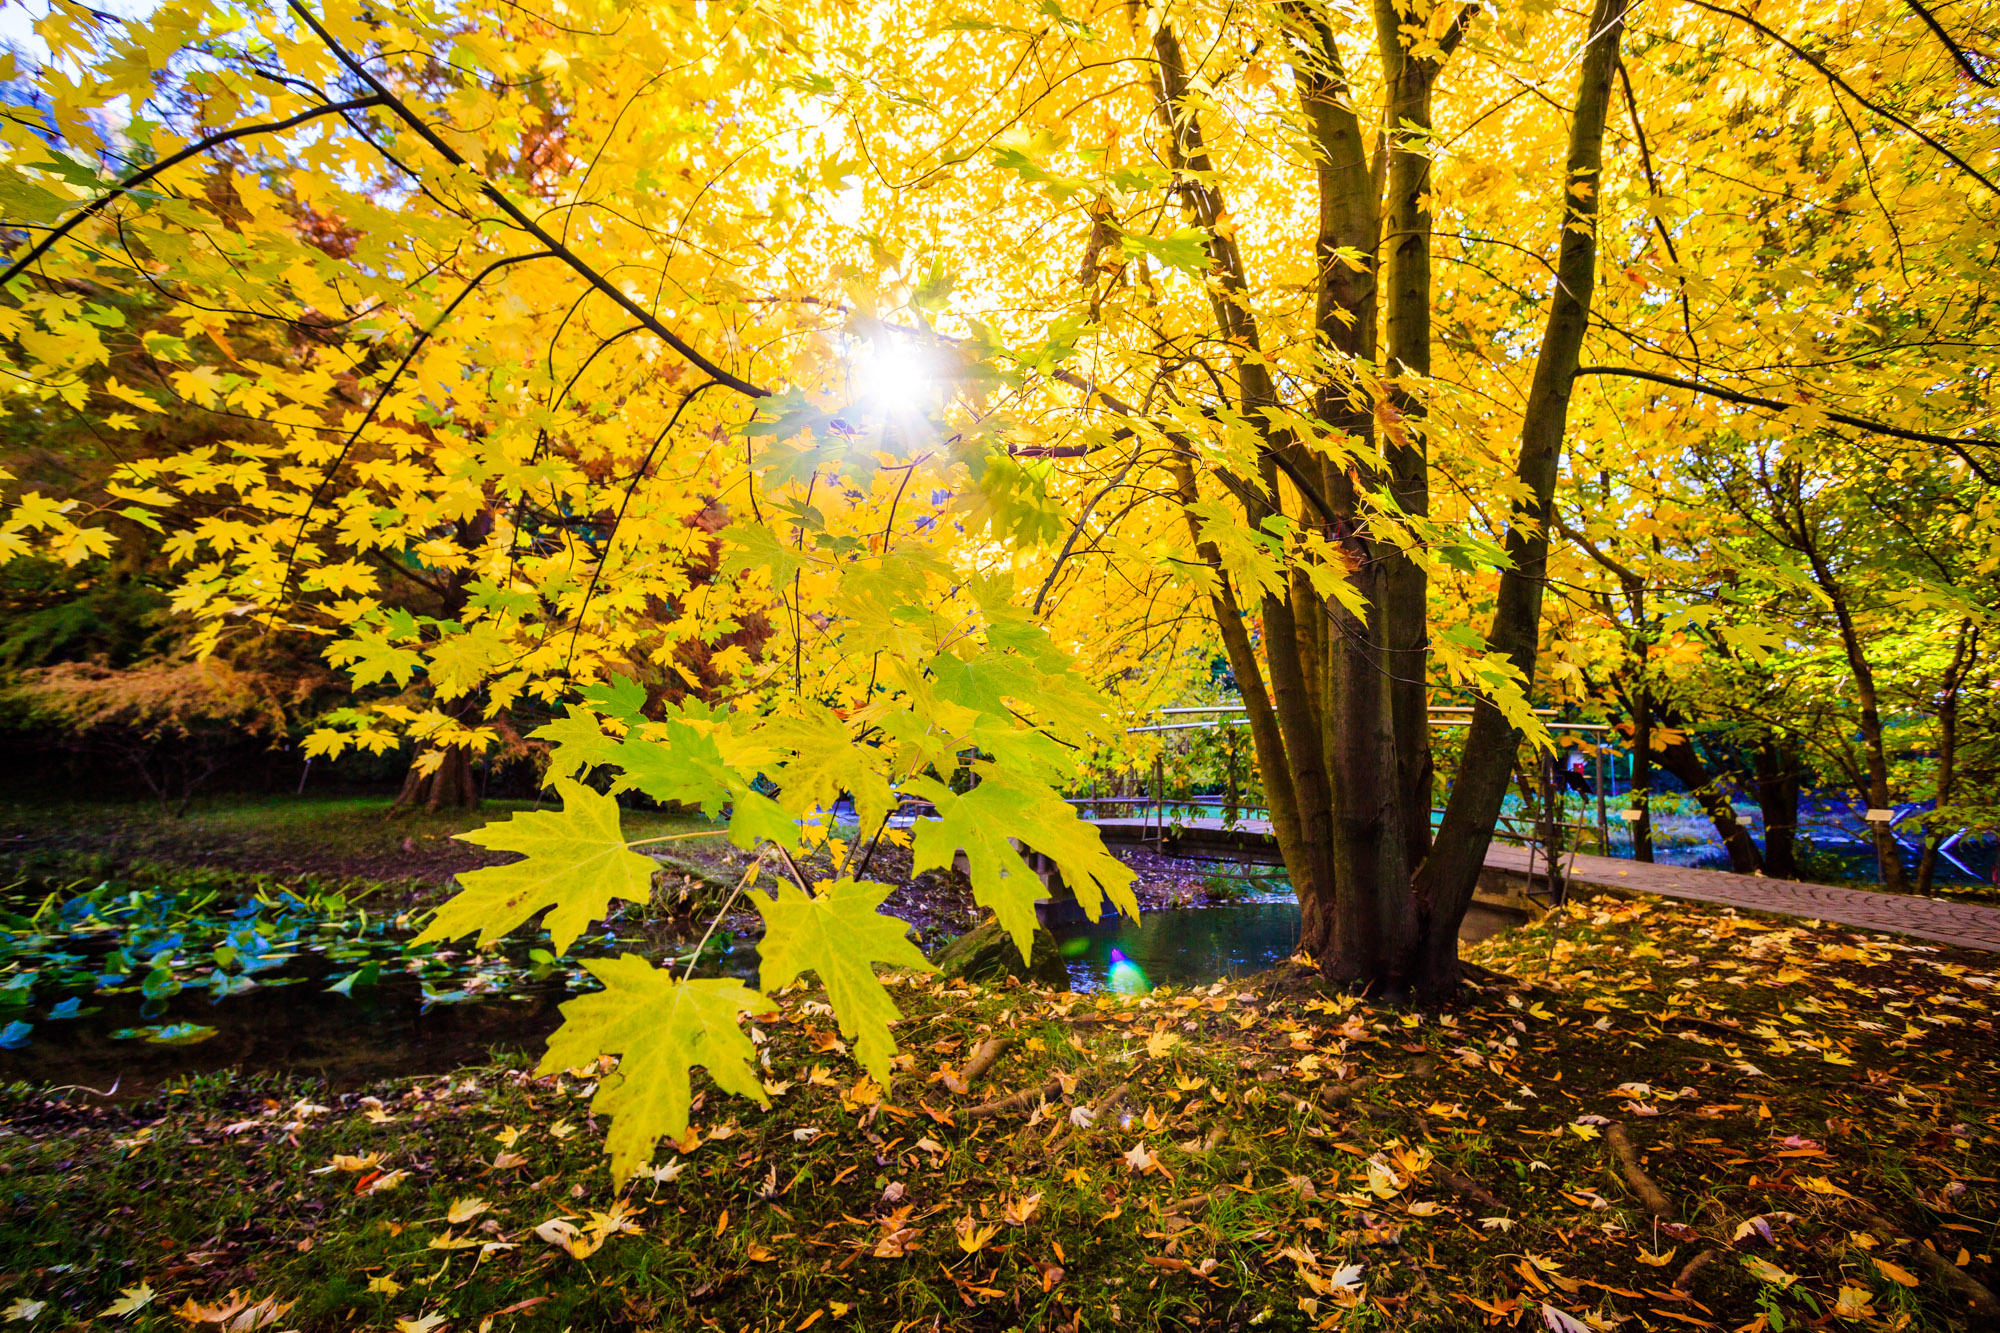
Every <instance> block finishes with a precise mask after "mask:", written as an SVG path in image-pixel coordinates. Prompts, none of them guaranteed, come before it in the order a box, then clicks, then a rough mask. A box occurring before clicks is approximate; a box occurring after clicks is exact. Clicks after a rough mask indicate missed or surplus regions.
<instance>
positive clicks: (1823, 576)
mask: <svg viewBox="0 0 2000 1333" xmlns="http://www.w3.org/2000/svg"><path fill="white" fill-rule="evenodd" d="M1780 475H1781V479H1782V482H1783V484H1785V485H1786V486H1787V487H1788V488H1789V493H1788V494H1787V495H1786V496H1785V497H1784V498H1785V500H1787V501H1789V503H1790V505H1791V508H1792V521H1793V524H1794V526H1793V528H1792V536H1793V537H1794V538H1795V539H1796V540H1797V543H1798V547H1799V549H1800V550H1801V551H1802V552H1803V553H1804V554H1805V557H1806V560H1807V561H1808V562H1809V563H1810V564H1811V566H1812V571H1813V581H1814V582H1816V583H1818V584H1819V587H1820V591H1822V592H1824V593H1825V594H1826V598H1827V602H1828V603H1829V604H1830V605H1831V606H1832V608H1833V619H1834V623H1835V624H1836V625H1837V626H1839V628H1840V645H1841V647H1842V649H1843V650H1845V652H1846V654H1847V669H1848V670H1849V671H1851V672H1852V673H1853V674H1854V694H1855V698H1856V699H1857V700H1858V701H1859V702H1860V704H1861V725H1860V728H1859V729H1860V732H1861V747H1862V754H1863V758H1864V760H1865V769H1866V771H1865V774H1864V777H1865V781H1864V782H1863V784H1862V789H1861V796H1862V797H1863V799H1864V800H1866V802H1867V803H1868V806H1869V807H1870V808H1871V809H1876V810H1887V809H1889V808H1890V805H1889V799H1890V798H1889V752H1888V746H1887V738H1886V737H1885V735H1884V733H1883V729H1882V708H1881V701H1880V698H1879V697H1878V696H1877V694H1876V690H1875V668H1874V666H1873V664H1872V663H1870V662H1869V660H1868V653H1867V650H1866V649H1865V648H1864V647H1863V645H1862V642H1861V633H1860V630H1859V628H1858V627H1857V626H1856V625H1855V623H1854V609H1853V607H1852V606H1851V605H1850V604H1849V602H1848V597H1847V588H1846V585H1844V584H1843V583H1842V582H1841V581H1840V580H1839V579H1838V578H1837V577H1835V575H1834V572H1833V569H1832V566H1831V565H1829V564H1828V563H1827V560H1826V557H1825V554H1824V553H1823V552H1822V551H1821V550H1820V543H1819V542H1818V541H1817V540H1816V539H1815V537H1814V535H1813V523H1812V520H1811V519H1810V518H1809V517H1808V516H1807V514H1806V507H1805V497H1804V494H1803V491H1802V486H1803V483H1802V481H1801V479H1800V477H1799V476H1798V474H1797V473H1796V472H1793V473H1791V474H1790V475H1789V476H1786V475H1785V474H1784V473H1783V472H1782V471H1781V474H1780ZM1868 828H1869V831H1870V832H1871V833H1872V834H1873V835H1874V839H1875V859H1876V861H1877V863H1878V864H1879V865H1880V866H1881V867H1882V887H1883V888H1884V889H1887V890H1888V891H1889V892H1890V893H1908V892H1910V877H1909V874H1908V873H1907V872H1906V871H1905V870H1904V868H1903V849H1902V848H1901V847H1900V846H1898V845H1897V842H1896V835H1895V833H1894V832H1893V831H1892V830H1891V829H1890V827H1889V824H1888V821H1886V820H1870V821H1868Z"/></svg>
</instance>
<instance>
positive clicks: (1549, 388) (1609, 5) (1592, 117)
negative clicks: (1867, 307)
mask: <svg viewBox="0 0 2000 1333" xmlns="http://www.w3.org/2000/svg"><path fill="white" fill-rule="evenodd" d="M1626 3H1627V0H1597V3H1596V4H1595V5H1594V7H1593V10H1592V13H1591V18H1590V27H1589V32H1590V38H1589V42H1588V45H1587V46H1586V47H1585V50H1584V54H1583V59H1582V68H1581V71H1580V72H1579V75H1578V79H1577V96H1576V110H1575V112H1574V113H1573V114H1572V116H1571V119H1570V140H1569V161H1568V165H1567V169H1566V171H1565V172H1564V176H1563V195H1562V198H1563V201H1564V206H1565V207H1564V226H1563V229H1562V244H1561V250H1560V253H1559V255H1558V257H1557V261H1556V288H1555V292H1554V294H1553V296H1552V297H1551V298H1550V301H1549V318H1548V325H1547V327H1546V329H1545V330H1544V332H1543V335H1542V345H1541V349H1540V352H1539V353H1538V354H1537V356H1536V358H1535V374H1534V379H1533V381H1532V383H1531V385H1530V388H1529V391H1528V403H1527V408H1526V411H1525V412H1524V414H1523V418H1522V422H1521V453H1520V457H1519V459H1518V461H1517V462H1516V465H1515V477H1516V479H1517V480H1518V481H1520V482H1521V484H1522V490H1523V492H1524V495H1523V498H1522V499H1520V500H1518V501H1516V502H1515V505H1514V507H1513V509H1512V511H1511V513H1510V514H1509V520H1508V525H1507V535H1506V550H1507V554H1508V556H1509V558H1510V561H1511V563H1510V565H1509V567H1508V568H1507V569H1505V570H1503V571H1501V575H1500V588H1499V593H1498V596H1497V599H1496V605H1495V607H1494V611H1493V625H1492V629H1491V630H1490V631H1489V632H1488V634H1487V638H1486V643H1487V648H1488V649H1489V651H1492V652H1496V653H1499V654H1500V655H1501V656H1503V657H1504V658H1505V659H1506V660H1507V661H1508V662H1509V663H1511V664H1512V665H1513V667H1514V669H1515V670H1516V671H1518V672H1519V673H1520V686H1521V688H1522V689H1523V690H1524V691H1525V690H1532V689H1533V687H1534V680H1535V662H1536V658H1537V655H1538V652H1539V649H1540V644H1541V619H1542V592H1543V589H1544V586H1545V582H1546V577H1547V568H1548V557H1549V517H1550V504H1551V501H1552V499H1553V497H1554V495H1555V485H1556V475H1557V471H1558V469H1559V466H1560V463H1561V456H1562V443H1563V435H1564V431H1565V429H1566V427H1567V425H1568V419H1569V403H1570V391H1571V384H1572V382H1573V381H1574V380H1575V378H1576V368H1577V357H1578V354H1579V353H1580V352H1581V351H1582V348H1583V337H1584V334H1585V332H1586V331H1587V330H1588V328H1589V325H1590V300H1591V295H1592V293H1593V291H1594V289H1595V286H1596V279H1597V189H1596V183H1597V179H1598V173H1599V168H1600V167H1601V165H1602V163H1603V157H1604V118H1605V112H1606V109H1607V108H1608V106H1609V104H1610V99H1611V81H1612V76H1613V72H1614V71H1615V69H1616V67H1617V61H1618V48H1619V46H1620V44H1621V42H1622V39H1623V35H1624V29H1625V9H1626ZM1578 186H1582V187H1585V188H1582V189H1578V188H1576V187H1578ZM1520 739H1521V733H1520V732H1519V731H1518V730H1516V729H1515V727H1514V725H1513V724H1512V723H1511V722H1509V721H1507V719H1506V718H1505V717H1504V716H1503V715H1502V714H1501V712H1500V710H1499V708H1497V707H1496V706H1495V705H1494V704H1493V703H1492V702H1491V700H1489V699H1484V698H1482V699H1481V700H1480V701H1479V703H1478V704H1477V705H1476V706H1475V707H1474V709H1473V714H1472V726H1471V727H1470V728H1469V729H1468V732H1467V736H1466V741H1465V757H1464V759H1463V760H1462V761H1461V762H1460V764H1459V770H1458V778H1457V780H1456V781H1455V782H1454V783H1453V784H1452V790H1451V799H1450V801H1449V802H1448V803H1447V804H1446V806H1445V813H1444V821H1443V823H1442V824H1441V825H1440V826H1439V829H1438V833H1437V838H1436V840H1435V843H1434V844H1433V846H1432V848H1431V854H1430V855H1429V856H1428V857H1427V858H1426V859H1425V861H1424V863H1423V867H1422V869H1421V870H1420V871H1419V872H1418V873H1417V878H1416V886H1415V887H1416V898H1417V910H1418V912H1419V914H1420V915H1421V918H1422V921H1423V926H1424V932H1425V937H1424V940H1423V944H1422V956H1421V957H1419V958H1415V959H1411V960H1410V963H1409V968H1408V973H1409V975H1410V976H1411V978H1412V984H1413V985H1414V987H1415V988H1416V990H1417V991H1418V992H1419V993H1420V994H1423V995H1427V996H1440V997H1441V996H1443V995H1446V994H1448V993H1449V992H1450V991H1451V990H1452V989H1453V988H1454V987H1455V986H1456V984H1457V981H1458V924H1459V922H1460V921H1462V920H1463V919H1464V917H1465V909H1466V907H1467V906H1468V905H1469V904H1470V903H1471V901H1472V891H1473V888H1474V886H1475V885H1476V884H1477V882H1478V879H1479V872H1480V870H1481V869H1482V868H1483V866H1484V864H1485V860H1486V847H1487V844H1488V843H1489V842H1491V841H1492V837H1493V826H1494V821H1495V820H1496V819H1497V818H1498V817H1499V814H1500V800H1501V797H1502V796H1503V795H1504V794H1505V792H1506V787H1507V778H1508V775H1509V773H1510V772H1511V771H1512V769H1513V766H1514V755H1515V751H1516V748H1517V747H1518V745H1519V744H1520Z"/></svg>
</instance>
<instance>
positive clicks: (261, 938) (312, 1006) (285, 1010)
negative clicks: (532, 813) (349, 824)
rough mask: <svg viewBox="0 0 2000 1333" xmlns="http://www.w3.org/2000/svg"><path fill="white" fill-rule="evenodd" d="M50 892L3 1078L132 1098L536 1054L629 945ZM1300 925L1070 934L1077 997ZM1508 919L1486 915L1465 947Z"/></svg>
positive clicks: (1261, 909) (739, 964) (1161, 915)
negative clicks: (433, 941)
mask: <svg viewBox="0 0 2000 1333" xmlns="http://www.w3.org/2000/svg"><path fill="white" fill-rule="evenodd" d="M39 887H40V888H41V889H42V890H44V892H42V893H41V894H40V896H39V897H36V896H35V895H29V896H27V897H21V896H16V897H15V898H14V899H13V901H12V902H10V903H4V904H0V926H4V927H5V929H4V931H0V1083H7V1082H14V1081H17V1080H18V1081H23V1082H28V1083H33V1084H38V1085H42V1086H45V1087H73V1088H82V1089H89V1090H92V1091H95V1092H97V1093H99V1094H104V1095H110V1094H112V1093H113V1092H114V1090H115V1093H116V1095H119V1096H122V1097H132V1096H143V1095H145V1094H147V1093H149V1092H150V1091H152V1090H153V1089H155V1088H157V1087H158V1086H160V1085H161V1084H162V1083H164V1082H166V1081H167V1080H169V1079H173V1078H178V1077H183V1076H187V1075H193V1074H203V1073H209V1072H214V1071H218V1070H223V1069H232V1068H233V1069H241V1070H245V1071H253V1072H265V1071H271V1072H290V1073H304V1074H311V1075H315V1076H318V1077H321V1078H324V1079H325V1080H327V1082H328V1083H329V1084H330V1085H331V1086H333V1087H334V1088H345V1087H353V1086H356V1085H358V1084H361V1083H364V1082H367V1081H369V1080H373V1079H379V1078H386V1077H397V1076H405V1075H418V1074H438V1073H446V1072H449V1071H451V1070H453V1069H456V1068H459V1067H460V1066H463V1065H466V1064H469V1063H476V1062H479V1061H481V1060H484V1059H486V1058H488V1055H489V1053H490V1052H491V1051H493V1050H494V1049H496V1048H500V1049H511V1050H516V1051H524V1052H527V1053H530V1054H532V1055H539V1053H540V1051H541V1048H542V1043H543V1041H544V1040H545V1039H546V1038H547V1036H548V1035H549V1034H550V1033H551V1032H553V1031H554V1030H555V1029H556V1027H557V1026H558V1025H559V1024H560V1023H561V1022H562V1015H561V1014H560V1012H559V1007H560V1005H561V1004H562V1002H563V1001H564V1000H565V999H566V998H568V997H570V996H573V995H576V994H580V993H582V992H584V991H588V990H594V989H596V985H597V983H596V981H595V979H594V978H592V977H590V976H589V974H588V973H586V972H585V971H584V970H583V968H582V966H581V961H582V960H583V959H585V958H589V957H593V956H596V957H601V956H605V955H607V954H613V953H617V952H619V951H620V950H621V949H622V948H626V947H630V946H629V944H625V943H621V941H619V940H618V939H616V938H614V937H612V936H610V935H608V934H605V935H594V936H589V937H586V938H585V939H583V940H581V941H579V942H578V945H577V946H576V948H575V949H574V950H573V951H572V953H571V955H570V956H569V957H567V958H563V959H556V958H554V957H553V956H552V955H550V954H549V953H548V951H547V949H546V947H545V945H546V936H540V935H537V936H534V937H532V938H528V939H516V940H509V941H507V942H506V943H504V944H503V946H502V947H501V948H499V949H497V950H495V951H492V952H484V953H481V952H473V951H468V950H454V949H440V948H434V947H430V946H426V947H424V948H422V949H413V948H411V947H410V945H409V940H410V938H411V935H412V932H411V930H410V929H409V927H408V925H407V923H406V922H404V921H403V920H401V919H398V918H393V917H389V918H384V917H380V916H371V915H370V914H369V913H368V912H367V911H366V910H364V909H362V908H360V907H358V906H356V905H354V904H350V903H348V902H347V901H345V900H344V899H341V898H339V897H338V896H337V895H310V894H309V895H307V896H304V897H301V896H298V895H295V894H292V893H289V892H283V891H280V892H278V893H275V894H264V895H259V896H258V897H256V898H253V899H249V900H245V901H241V902H237V901H235V900H224V899H222V898H220V897H219V896H218V895H216V894H214V893H213V892H210V893H207V894H206V895H204V894H202V893H196V892H187V891H183V892H168V891H160V890H155V891H152V892H149V893H140V892H133V891H131V890H130V889H129V888H126V887H122V886H112V885H108V884H107V885H99V886H96V887H94V888H87V889H80V888H77V887H75V886H72V887H70V888H68V889H55V890H52V891H51V890H48V887H47V886H39ZM16 892H17V895H18V893H19V889H18V888H17V891H16ZM1298 920H1299V912H1298V904H1297V903H1296V902H1295V901H1294V900H1293V899H1292V898H1291V897H1290V895H1289V894H1284V895H1282V896H1279V895H1275V894H1266V895H1263V896H1260V897H1257V898H1254V899H1252V900H1250V901H1244V902H1239V903H1234V904H1230V905H1225V906H1213V907H1198V908H1197V907H1187V908H1165V909H1162V910H1159V911H1153V912H1148V913H1146V914H1144V915H1143V916H1142V917H1141V918H1140V920H1138V921H1136V922H1135V921H1132V920H1130V919H1125V918H1120V919H1118V920H1115V921H1108V922H1105V923H1103V924H1100V925H1096V926H1089V925H1084V926H1076V927H1066V928H1063V929H1061V930H1059V931H1058V932H1057V935H1058V939H1059V942H1060V944H1061V947H1062V951H1063V954H1064V957H1065V961H1066V963H1067V965H1068V968H1069V974H1070V985H1071V986H1072V987H1073V988H1074V989H1076V990H1079V991H1096V990H1106V989H1109V990H1114V991H1125V992H1129V991H1143V990H1149V989H1151V988H1152V987H1153V986H1156V985H1174V986H1181V985H1194V984H1206V983H1208V982H1211V981H1214V980H1217V979H1218V978H1221V977H1238V976H1244V975H1247V974H1249V973H1252V972H1257V971H1261V970H1263V969H1265V968H1268V967H1271V966H1273V965H1274V964H1276V963H1278V962H1280V961H1282V960H1283V959H1285V958H1286V957H1289V956H1290V955H1291V953H1292V952H1293V950H1294V948H1295V947H1296V942H1297V939H1298ZM1507 924H1511V919H1510V918H1506V917H1503V916H1500V915H1498V914H1495V913H1491V912H1488V911H1486V910H1485V909H1482V908H1477V907H1475V908H1474V910H1473V913H1472V915H1470V916H1469V917H1468V918H1467V922H1466V926H1465V929H1464V930H1462V931H1461V932H1460V934H1461V937H1462V938H1465V939H1476V938H1483V936H1484V935H1486V934H1491V933H1492V932H1493V931H1494V930H1495V929H1499V928H1503V927H1504V926H1505V925H1507ZM683 961H684V960H683ZM756 967H757V955H756V949H755V947H754V946H739V947H736V948H734V949H732V950H728V951H726V952H717V953H714V954H712V955H711V956H710V957H707V958H705V959H704V960H703V961H702V963H701V965H700V966H699V967H698V968H697V974H698V975H732V976H741V977H745V978H753V979H754V976H755V972H756Z"/></svg>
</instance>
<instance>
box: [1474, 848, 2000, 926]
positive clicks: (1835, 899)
mask: <svg viewBox="0 0 2000 1333" xmlns="http://www.w3.org/2000/svg"><path fill="white" fill-rule="evenodd" d="M1565 860H1566V861H1567V860H1568V858H1565ZM1486 864H1487V865H1488V866H1489V867H1492V868H1494V869H1504V870H1512V871H1516V872H1523V871H1525V870H1527V868H1528V850H1527V848H1525V847H1508V846H1503V845H1501V844H1499V843H1495V844H1494V845H1493V846H1492V847H1491V848H1489V849H1488V851H1487V853H1486ZM1542 869H1543V872H1544V873H1546V867H1542ZM1569 879H1570V883H1571V884H1573V885H1589V886H1592V887H1601V888H1610V889H1636V890H1640V891H1642V892H1645V893H1657V894H1659V895H1660V896H1661V897H1664V898H1685V899H1689V900H1691V901H1693V902H1703V903H1720V904H1721V905H1723V906H1725V907H1741V908H1745V909H1747V910H1749V911H1753V912H1775V913H1777V914H1779V915H1781V916H1800V917H1808V918H1811V919H1813V920H1817V921H1837V922H1839V923H1840V924H1841V925H1844V926H1860V927H1862V928H1863V929H1866V930H1885V931H1889V932H1891V933H1893V934H1898V935H1915V936H1918V937H1919V938H1921V939H1927V940H1937V941H1939V942H1940V943H1944V944H1956V945H1959V946H1961V947H1963V948H1967V949H1986V950H1990V951H1993V952H2000V907H1982V906H1980V905H1979V904H1977V903H1962V902H1953V901H1952V900H1950V899H1948V898H1916V897H1909V896H1905V895H1903V894H1900V893H1871V892H1869V891H1868V890H1865V889H1841V888H1835V887H1833V886H1831V885H1827V884H1800V883H1797V882H1795V881H1793V880H1787V879H1763V878H1760V877H1758V876H1755V875H1738V874H1733V873H1731V872H1730V871H1727V870H1693V869H1689V868H1688V867H1686V866H1668V865H1657V864H1656V865H1647V864H1645V863H1644V862H1640V861H1626V860H1622V859H1620V858H1617V857H1610V856H1578V857H1576V858H1575V861H1574V862H1573V863H1571V864H1570V867H1569Z"/></svg>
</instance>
